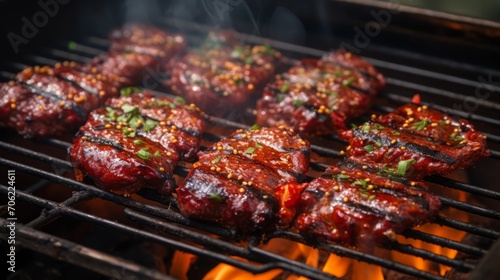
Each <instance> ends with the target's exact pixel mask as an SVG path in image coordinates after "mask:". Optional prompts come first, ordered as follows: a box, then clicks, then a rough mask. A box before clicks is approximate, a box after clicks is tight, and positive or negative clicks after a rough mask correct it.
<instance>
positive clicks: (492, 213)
mask: <svg viewBox="0 0 500 280" xmlns="http://www.w3.org/2000/svg"><path fill="white" fill-rule="evenodd" d="M174 23H175V24H174ZM164 24H165V26H164V27H165V28H167V29H169V30H173V29H174V28H175V27H174V26H176V27H178V26H179V24H182V27H183V28H182V29H183V30H184V31H185V30H187V29H191V30H192V32H193V34H203V33H204V32H206V31H208V30H209V27H206V26H199V25H195V24H192V23H188V22H184V23H180V22H178V21H167V22H165V23H164ZM188 37H189V39H190V40H191V41H196V40H198V39H201V38H202V36H198V35H191V34H189V35H188ZM71 40H73V38H69V40H63V39H60V40H59V39H57V40H56V42H55V43H54V44H53V45H47V46H44V47H40V48H38V49H36V51H33V52H32V53H28V54H22V55H18V56H17V57H16V58H15V61H3V62H2V64H1V67H0V74H1V76H2V79H4V80H7V79H9V78H11V77H12V75H13V74H14V73H16V72H17V71H19V70H21V69H22V68H24V67H25V66H29V65H37V64H38V65H40V64H42V65H44V64H50V65H53V64H55V63H57V62H60V61H63V60H73V61H77V62H88V61H89V60H90V58H91V57H93V56H95V55H97V54H99V53H102V52H104V51H106V49H107V44H108V42H107V40H106V39H104V38H101V37H98V36H84V37H81V38H80V39H79V40H78V41H76V42H73V41H71ZM245 40H246V41H247V42H248V43H260V44H270V45H271V46H273V47H275V48H277V49H278V50H280V51H283V52H284V53H285V54H286V55H287V57H289V58H290V59H289V60H290V63H292V62H293V60H294V59H295V58H300V57H306V56H309V57H315V56H319V55H321V54H322V53H323V52H324V50H317V49H312V48H307V47H302V46H298V45H293V44H288V43H283V42H279V41H272V40H268V39H264V38H260V37H257V36H249V35H248V36H245ZM68 43H70V45H71V47H70V48H68ZM388 52H390V50H385V49H382V48H381V49H377V51H376V52H375V53H374V54H373V55H371V56H370V57H366V58H367V59H368V60H369V61H370V62H372V63H373V64H374V65H375V66H376V67H377V68H378V69H379V70H380V71H381V72H382V73H383V74H384V75H385V76H386V77H387V83H388V86H387V88H386V89H385V90H384V91H383V92H382V93H381V94H380V96H379V97H378V98H377V100H376V102H375V106H374V107H373V108H372V111H371V112H369V113H368V114H365V116H369V115H370V114H372V113H375V114H380V113H387V112H390V111H392V110H393V109H394V108H396V107H397V106H399V105H401V104H403V103H408V102H410V100H411V96H412V95H413V94H415V93H421V94H422V99H423V103H424V104H428V105H430V106H432V107H434V108H437V109H440V110H443V111H445V112H447V113H449V114H451V115H454V116H458V117H462V118H466V119H469V120H470V121H471V122H472V123H474V125H475V126H476V127H477V128H478V129H479V130H481V131H482V132H483V133H484V134H485V135H486V136H487V137H488V144H489V148H490V152H491V158H490V159H487V160H485V161H487V162H488V163H491V164H492V165H496V166H498V161H499V160H500V134H499V132H500V131H499V130H498V128H499V127H500V120H499V119H498V114H499V113H500V103H498V102H496V101H495V100H493V99H494V98H493V97H492V98H491V99H477V100H476V101H477V102H478V103H479V109H477V110H475V111H467V110H465V109H463V108H462V109H460V107H457V106H453V105H454V104H462V103H463V102H464V97H465V96H467V95H471V92H473V90H474V89H475V88H478V87H481V86H482V84H481V82H480V81H475V80H471V79H467V78H464V77H463V76H462V75H458V74H457V75H454V74H443V73H475V74H476V75H477V73H485V75H486V74H488V73H494V74H498V73H496V72H488V71H487V70H485V69H482V68H479V67H475V66H473V65H470V64H463V65H462V64H460V63H458V62H455V63H453V64H448V61H446V60H430V58H427V59H428V63H427V65H426V67H425V68H423V67H422V68H421V67H416V66H415V67H414V66H411V64H409V63H404V62H408V61H418V60H420V59H421V58H420V57H418V56H417V55H416V54H412V53H405V52H401V53H397V55H398V56H400V57H401V58H402V59H401V61H403V63H398V62H394V61H391V60H386V59H383V58H384V57H387V55H388ZM429 69H439V71H433V70H429ZM443 69H444V70H443ZM447 70H449V71H447ZM154 73H155V72H154V69H152V70H151V75H152V76H151V77H150V78H152V81H155V79H159V78H161V77H158V76H156V74H154ZM488 86H489V88H490V89H491V90H492V91H496V92H498V91H500V87H498V86H495V85H494V84H491V85H488ZM443 88H444V89H443ZM153 92H154V93H156V94H160V95H165V94H167V93H164V92H162V89H161V88H156V89H154V90H153ZM167 95H168V94H167ZM251 113H252V112H250V111H249V112H246V113H245V114H249V115H251ZM495 116H496V117H495ZM241 119H245V118H241ZM363 120H364V119H363V117H362V118H360V119H358V120H355V121H354V122H355V123H359V122H361V121H363ZM249 125H251V123H248V122H245V121H243V120H242V121H239V120H238V121H230V120H226V119H222V118H217V117H211V118H210V123H209V127H208V129H207V133H206V134H205V136H204V140H203V146H204V147H206V146H208V145H210V144H212V143H214V142H216V141H218V140H219V139H221V138H222V137H225V136H227V135H229V133H230V132H231V131H233V130H235V129H238V128H245V127H248V126H249ZM70 142H71V138H68V139H48V140H43V141H40V140H26V139H22V137H20V136H18V135H16V134H15V133H14V132H10V131H6V130H2V137H1V141H0V149H1V156H0V165H2V166H3V167H5V169H14V170H16V174H17V177H18V178H19V182H18V183H17V189H16V203H17V204H18V205H21V204H22V206H23V207H30V208H34V209H38V210H39V211H37V214H36V215H27V216H26V217H21V216H19V215H20V213H21V210H20V209H19V210H17V211H18V213H19V214H18V217H17V218H18V223H17V226H16V242H17V243H18V244H20V245H21V246H22V247H23V248H25V249H27V250H32V251H36V252H39V253H42V254H45V255H48V256H50V257H52V258H54V259H58V260H62V261H64V262H68V263H71V264H74V265H77V266H80V267H83V268H86V269H88V270H91V271H95V272H97V273H99V274H102V275H105V276H107V277H111V278H118V279H171V277H170V276H167V275H166V274H165V273H163V272H160V271H158V270H156V269H154V268H152V267H147V266H143V265H138V264H137V263H136V262H135V261H134V260H130V259H126V258H123V257H120V256H117V255H114V254H112V253H109V252H105V251H102V250H98V249H94V248H92V247H91V246H89V245H86V244H83V243H79V242H78V241H73V240H70V239H69V238H67V237H62V236H58V235H56V234H53V233H51V232H50V231H47V230H46V228H47V226H49V225H50V224H51V223H53V222H54V221H57V220H58V219H62V218H69V219H71V220H75V221H79V222H82V223H89V224H92V225H94V226H96V227H99V228H106V229H109V230H112V231H114V232H121V233H123V234H124V235H127V236H132V237H135V238H138V239H140V240H145V241H149V242H152V243H155V244H158V245H160V246H164V247H167V248H170V249H172V250H179V251H182V252H186V253H190V254H193V255H196V256H198V257H204V258H208V259H211V260H213V261H216V262H220V263H226V264H229V265H231V266H234V267H237V268H240V269H243V270H245V271H248V272H250V273H254V274H257V273H262V272H267V271H270V270H273V269H282V270H284V271H286V272H287V273H292V274H296V275H300V276H304V277H307V278H311V279H336V278H335V277H334V276H332V275H331V274H328V273H326V272H323V271H322V270H321V268H317V267H313V266H310V265H308V264H306V263H304V262H303V261H300V260H294V259H290V258H287V257H285V256H282V255H280V254H277V253H273V252H270V251H268V250H266V249H263V248H262V247H261V246H260V245H261V244H264V243H267V242H269V241H271V240H274V239H287V240H291V241H295V242H299V243H303V244H306V245H312V246H315V247H316V248H318V249H320V250H321V251H322V252H325V253H332V254H335V255H337V256H341V257H346V258H350V259H353V260H357V261H360V262H364V263H368V264H373V265H377V266H380V267H382V268H384V269H387V270H391V271H395V272H398V273H401V274H403V275H407V276H413V277H416V278H419V279H444V278H443V277H442V276H439V275H436V274H433V273H430V272H427V271H424V270H421V269H419V268H417V267H414V266H410V265H406V264H403V263H401V262H398V261H397V260H393V259H390V258H387V257H384V256H379V255H378V254H375V253H373V254H370V253H362V252H359V251H357V250H354V249H350V248H346V247H343V246H340V245H336V244H331V243H326V242H320V241H316V242H314V243H311V240H308V239H307V238H304V237H303V236H301V235H299V234H297V233H294V232H291V231H276V232H272V233H270V234H267V235H265V236H264V237H260V236H259V237H257V236H256V237H254V238H253V239H252V240H249V241H248V242H236V241H234V240H235V237H234V234H233V232H232V231H231V230H228V229H224V228H221V227H218V226H217V225H214V224H209V223H205V222H202V221H196V220H190V219H187V218H185V217H183V216H182V215H181V214H180V213H179V211H178V210H177V208H176V204H175V200H174V199H163V198H161V197H160V196H159V195H158V194H157V193H155V192H152V191H148V190H142V191H140V192H139V193H138V195H137V196H133V197H132V198H125V197H122V196H118V195H114V194H111V193H108V192H106V191H104V190H101V189H99V188H97V187H95V186H93V185H92V184H90V183H86V182H83V183H82V182H78V181H76V180H74V179H73V177H72V172H71V171H72V166H71V163H70V162H69V161H68V158H67V156H66V149H67V148H68V147H69V146H70V145H71V143H70ZM312 143H313V145H312V151H313V153H314V154H313V156H312V162H311V169H312V170H311V172H310V177H309V179H312V178H313V177H315V176H318V174H320V173H319V172H321V171H323V170H324V169H325V168H326V166H327V165H329V164H332V163H334V162H335V161H336V160H338V159H340V158H342V156H341V155H340V150H341V149H342V148H343V147H344V146H345V143H343V142H342V141H341V140H340V139H339V138H338V137H336V136H327V137H321V138H319V139H315V140H313V141H312ZM189 167H190V166H189V165H185V166H179V167H177V168H176V170H175V174H176V175H177V176H178V177H180V178H183V177H184V176H186V174H187V172H188V171H189ZM491 172H492V174H493V175H490V178H489V180H490V181H492V180H497V179H498V178H499V177H498V175H495V174H494V170H491ZM4 174H6V172H4ZM23 176H26V177H27V178H29V179H30V180H28V179H26V180H27V181H29V182H30V183H29V184H27V185H21V183H22V182H21V178H22V177H23ZM426 181H427V182H429V183H432V184H433V185H434V184H436V185H439V186H435V187H431V188H430V189H431V191H432V190H434V189H442V191H441V192H438V196H439V197H440V199H441V202H442V204H443V209H454V210H458V211H459V212H464V213H466V214H467V215H471V216H472V217H479V218H477V219H476V218H471V219H469V220H470V221H478V220H480V221H481V223H479V224H478V223H476V222H465V221H462V220H461V219H460V218H457V217H450V216H449V215H444V214H443V213H440V215H438V217H437V218H436V219H435V220H434V221H433V223H434V224H437V225H439V226H441V227H442V228H445V229H446V228H450V229H453V230H456V231H461V232H463V233H464V235H473V236H476V237H479V238H482V239H485V240H487V241H488V243H491V244H494V243H496V244H495V245H491V246H486V247H483V246H479V245H476V244H468V243H464V242H461V241H457V240H453V239H449V238H446V237H442V236H440V235H439V234H430V233H426V232H423V231H420V230H419V229H418V228H416V229H409V230H406V231H404V232H403V233H402V236H404V237H406V238H408V239H412V240H417V241H419V242H422V243H429V244H434V245H438V246H441V247H443V248H448V249H451V250H456V251H458V252H459V253H463V254H467V255H469V256H473V257H476V258H482V262H479V263H478V264H474V263H471V262H468V261H466V260H464V259H459V258H449V257H447V256H443V255H441V254H438V253H435V252H431V251H429V250H426V249H421V248H418V247H416V246H413V245H411V244H406V243H403V242H399V241H394V242H392V244H389V246H388V249H389V250H390V251H397V252H400V253H403V254H405V255H410V256H414V257H418V258H422V259H424V260H427V261H429V262H432V263H434V264H435V265H444V266H446V267H450V268H451V269H452V270H455V271H458V272H464V273H467V272H470V271H473V276H474V277H475V279H486V278H484V277H483V276H484V275H482V274H481V273H485V272H484V271H486V270H485V266H486V265H487V264H488V262H489V261H490V259H494V258H495V256H498V254H500V248H498V247H499V245H498V243H499V241H498V240H500V221H499V220H500V212H499V211H498V207H497V208H496V209H495V207H489V206H487V205H488V202H489V203H490V204H489V205H494V203H499V202H500V192H498V191H495V190H490V189H488V188H484V187H483V186H482V185H479V184H475V183H464V182H463V181H464V180H462V179H459V180H455V179H450V178H447V177H440V176H434V177H429V178H427V179H426ZM1 184H2V185H1V187H0V192H1V193H2V196H7V193H8V185H6V184H5V182H4V181H2V182H1ZM53 185H57V186H58V187H56V188H55V190H63V189H64V190H65V191H66V193H68V195H67V196H65V197H64V198H61V195H57V194H54V193H53V192H51V193H50V194H49V195H47V191H45V192H44V189H46V188H49V186H53ZM68 189H69V190H71V192H67V190H68ZM454 191H456V192H460V193H461V194H465V196H467V197H469V198H470V197H473V198H474V199H467V200H464V199H461V198H458V197H455V196H450V195H448V194H449V193H451V192H454ZM39 193H43V195H39ZM2 200H3V199H2ZM93 200H99V201H107V202H108V203H111V204H113V205H120V206H121V207H123V208H121V209H123V210H122V214H123V215H124V216H125V217H126V219H127V220H128V222H123V221H116V220H114V219H110V218H107V217H101V216H100V215H96V214H95V213H92V212H90V211H86V209H82V208H80V207H79V205H80V204H81V203H83V202H88V201H93ZM20 207H21V206H20ZM1 211H2V218H0V225H1V236H0V237H2V239H6V238H7V237H8V234H9V232H8V228H7V227H6V225H7V224H8V220H7V219H6V217H7V213H6V211H7V208H6V207H2V208H1ZM17 243H16V244H17ZM234 257H238V258H234ZM249 261H250V262H249ZM490 263H491V262H490Z"/></svg>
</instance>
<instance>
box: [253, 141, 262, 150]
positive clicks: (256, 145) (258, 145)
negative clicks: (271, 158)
mask: <svg viewBox="0 0 500 280" xmlns="http://www.w3.org/2000/svg"><path fill="white" fill-rule="evenodd" d="M255 148H257V149H262V148H263V147H262V145H261V144H259V142H255Z"/></svg>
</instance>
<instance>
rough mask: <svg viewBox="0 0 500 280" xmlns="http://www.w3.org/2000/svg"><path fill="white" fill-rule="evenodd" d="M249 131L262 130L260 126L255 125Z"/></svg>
mask: <svg viewBox="0 0 500 280" xmlns="http://www.w3.org/2000/svg"><path fill="white" fill-rule="evenodd" d="M249 129H250V130H257V129H260V126H259V125H258V124H254V125H252V126H251V127H250V128H249Z"/></svg>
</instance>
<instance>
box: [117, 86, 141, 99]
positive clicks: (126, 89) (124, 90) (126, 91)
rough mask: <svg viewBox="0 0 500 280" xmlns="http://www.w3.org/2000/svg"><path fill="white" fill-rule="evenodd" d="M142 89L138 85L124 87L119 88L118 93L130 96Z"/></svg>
mask: <svg viewBox="0 0 500 280" xmlns="http://www.w3.org/2000/svg"><path fill="white" fill-rule="evenodd" d="M140 92H142V90H141V89H140V88H138V87H124V88H121V89H120V95H121V96H125V97H127V96H131V95H132V94H134V93H140Z"/></svg>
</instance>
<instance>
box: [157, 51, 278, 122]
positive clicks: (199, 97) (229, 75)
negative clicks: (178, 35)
mask: <svg viewBox="0 0 500 280" xmlns="http://www.w3.org/2000/svg"><path fill="white" fill-rule="evenodd" d="M281 57H282V56H281V53H279V52H278V51H276V50H273V49H272V48H270V47H268V46H253V47H252V46H248V45H233V46H231V47H229V46H226V45H221V46H218V47H217V48H210V49H207V48H200V49H197V50H194V51H192V52H190V53H188V54H187V55H185V56H183V57H180V58H177V59H172V60H171V61H170V63H168V65H167V66H166V68H167V69H168V71H169V73H170V78H169V79H168V80H167V81H166V82H165V85H166V86H168V87H169V88H171V89H172V91H174V92H175V93H176V94H179V95H180V96H183V97H184V98H186V100H188V101H189V102H193V103H195V104H196V105H198V106H200V108H202V109H203V110H205V111H206V112H207V113H211V114H215V115H219V116H220V115H224V116H226V117H227V116H229V115H231V114H234V113H239V112H238V110H240V109H242V108H244V107H246V106H249V105H251V103H252V102H253V101H252V99H253V98H254V97H256V95H258V93H259V92H260V91H261V90H262V88H263V86H264V85H265V84H266V83H267V81H268V80H269V79H270V78H271V77H272V76H273V75H274V73H275V71H276V69H277V68H278V67H279V66H280V64H281V63H280V62H281Z"/></svg>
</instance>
